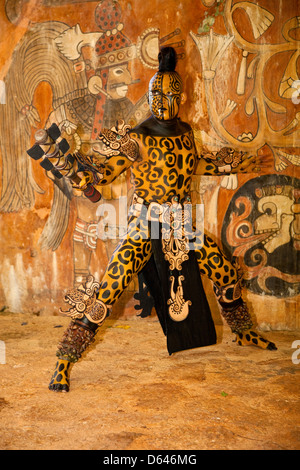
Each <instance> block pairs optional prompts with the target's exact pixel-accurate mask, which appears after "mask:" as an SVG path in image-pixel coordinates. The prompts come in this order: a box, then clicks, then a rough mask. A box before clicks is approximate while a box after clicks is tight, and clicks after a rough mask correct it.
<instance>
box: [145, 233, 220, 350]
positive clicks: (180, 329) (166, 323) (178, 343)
mask: <svg viewBox="0 0 300 470" xmlns="http://www.w3.org/2000/svg"><path fill="white" fill-rule="evenodd" d="M151 243H152V252H153V255H152V257H151V259H150V260H149V262H148V263H147V264H146V266H145V267H144V268H143V270H142V275H143V277H144V280H145V283H146V285H147V287H148V289H149V292H150V294H151V296H152V297H153V299H154V306H155V310H156V313H157V316H158V319H159V321H160V324H161V327H162V329H163V332H164V334H165V335H166V338H167V349H168V352H169V354H170V355H171V354H172V353H174V352H177V351H182V350H185V349H192V348H198V347H203V346H209V345H212V344H215V343H216V331H215V326H214V322H213V319H212V316H211V312H210V308H209V304H208V301H207V298H206V295H205V292H204V289H203V285H202V280H201V276H200V273H199V267H198V263H197V260H196V254H195V251H194V250H190V251H189V253H188V259H187V260H185V261H184V262H183V263H182V267H181V270H180V271H178V270H177V269H175V270H173V271H170V265H169V262H168V261H166V259H165V256H164V253H163V251H162V241H161V238H155V239H152V240H151ZM171 276H172V277H173V281H171V280H170V278H171ZM179 276H183V280H182V277H181V280H179ZM180 283H182V291H183V297H184V300H185V301H188V302H189V309H188V315H187V317H186V318H185V319H183V320H182V321H175V320H173V319H172V318H171V316H170V313H169V304H168V301H169V302H170V300H169V299H170V293H171V292H173V294H174V292H176V291H178V286H179V284H180Z"/></svg>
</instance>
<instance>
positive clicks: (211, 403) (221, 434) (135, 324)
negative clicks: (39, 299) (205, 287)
mask: <svg viewBox="0 0 300 470" xmlns="http://www.w3.org/2000/svg"><path fill="white" fill-rule="evenodd" d="M68 322H69V320H68V319H67V318H64V317H58V316H49V317H48V316H35V315H29V314H28V315H27V314H11V313H7V312H2V313H1V314H0V340H1V341H4V342H5V346H6V358H5V362H6V363H5V364H0V371H1V374H0V376H1V379H0V380H1V391H0V436H1V439H0V448H1V449H2V450H21V449H24V450H29V449H33V450H46V449H49V450H62V449H66V450H68V449H78V450H81V449H83V450H95V449H98V450H101V449H102V450H197V449H200V450H202V449H219V450H221V449H225V450H226V449H234V450H237V449H251V450H254V449H259V450H269V449H274V450H275V449H276V450H277V449H278V450H281V449H291V450H296V449H299V448H300V402H299V389H300V387H299V386H300V364H294V363H293V361H292V353H293V351H295V350H293V349H292V348H291V347H292V343H293V341H295V340H300V331H297V332H270V333H268V334H267V336H268V338H269V339H271V340H272V341H274V342H275V343H276V344H277V346H278V350H277V351H262V350H260V349H257V348H255V347H239V346H237V345H236V344H235V343H233V342H232V339H233V336H232V334H231V333H230V331H229V330H228V329H227V327H224V328H223V327H221V326H220V327H218V337H219V340H218V344H217V345H215V346H210V347H206V348H201V349H197V350H190V351H185V352H180V353H177V354H174V355H172V356H169V355H168V353H167V350H166V344H165V337H164V336H163V333H162V331H161V328H160V325H159V323H158V322H157V320H156V318H155V317H150V318H147V319H142V318H138V317H133V318H132V319H129V320H118V319H117V318H113V317H112V318H110V319H108V320H107V321H106V323H105V325H104V326H103V327H102V331H101V332H99V333H98V335H97V340H96V342H95V343H94V345H93V346H92V348H91V349H90V350H89V352H88V354H86V355H85V357H84V358H83V359H82V360H81V361H79V362H78V363H77V364H75V365H74V367H73V369H72V374H71V390H70V392H69V393H65V394H60V393H54V392H50V391H49V390H48V382H49V380H50V378H51V375H52V371H53V368H54V365H55V360H56V359H55V351H56V345H57V343H58V341H59V339H60V338H61V336H62V333H63V330H64V328H65V327H66V326H67V324H68ZM2 344H3V343H2ZM298 357H299V358H300V354H299V356H298ZM2 358H3V356H2Z"/></svg>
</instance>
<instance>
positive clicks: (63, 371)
mask: <svg viewBox="0 0 300 470" xmlns="http://www.w3.org/2000/svg"><path fill="white" fill-rule="evenodd" d="M70 365H71V363H70V362H69V361H67V360H64V359H59V360H58V361H57V363H56V366H55V371H54V374H53V375H52V378H51V382H50V384H49V390H53V391H54V392H68V391H69V389H70V379H69V369H70Z"/></svg>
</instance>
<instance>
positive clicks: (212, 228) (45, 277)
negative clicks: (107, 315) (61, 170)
mask: <svg viewBox="0 0 300 470" xmlns="http://www.w3.org/2000/svg"><path fill="white" fill-rule="evenodd" d="M167 5H168V7H166V8H165V7H164V8H163V10H162V8H161V2H159V1H158V0H154V1H153V2H151V4H150V3H149V2H142V1H141V0H132V1H128V0H118V1H116V0H102V1H89V0H86V1H77V0H62V1H59V2H58V1H57V0H29V1H25V0H24V1H20V2H13V1H11V0H6V2H3V5H2V6H1V10H0V25H1V29H2V30H3V31H5V33H6V37H7V34H9V35H10V38H11V41H10V43H9V44H7V43H5V41H2V42H1V43H0V50H1V53H2V54H1V55H2V59H1V62H0V83H1V100H0V101H1V104H0V136H1V140H0V153H1V174H0V176H1V181H2V183H1V198H0V217H1V240H2V246H3V253H4V255H5V256H4V259H3V261H2V266H1V280H2V288H1V292H0V297H1V303H2V304H3V305H4V306H8V307H10V308H11V309H15V310H17V309H22V308H26V309H27V310H28V309H29V310H30V308H31V307H30V305H31V304H32V303H33V304H35V305H38V304H39V303H40V302H41V298H42V299H43V302H44V300H45V298H46V297H49V292H50V293H51V298H52V300H53V302H56V300H57V299H58V298H59V296H60V294H61V290H63V289H64V288H66V287H69V285H70V282H71V283H73V284H75V285H76V284H78V283H81V282H82V281H83V280H84V279H86V277H87V276H88V274H89V273H91V272H92V273H93V274H94V275H95V274H96V277H101V274H102V272H103V270H104V268H105V266H106V263H107V260H108V258H109V257H110V255H111V253H112V251H113V250H114V247H115V246H116V243H117V242H118V239H119V236H121V235H122V231H123V230H124V227H123V223H122V214H123V213H125V212H126V210H127V205H128V204H130V201H131V197H132V194H131V186H130V181H129V178H128V175H122V176H120V177H119V178H118V179H117V180H116V181H115V182H113V183H112V184H111V185H109V186H107V187H104V188H103V189H102V200H101V202H100V203H99V204H91V203H90V201H88V200H87V199H86V198H84V197H83V196H82V195H81V193H79V192H76V191H75V190H74V189H72V188H71V186H70V185H69V183H68V182H66V181H65V180H63V181H61V180H60V181H57V180H55V179H54V178H53V176H52V175H51V173H50V172H45V171H44V170H43V169H41V168H40V167H39V165H38V164H35V165H33V163H32V161H31V160H30V159H29V158H28V156H27V154H26V149H27V148H29V147H30V146H31V144H32V142H33V136H34V132H35V131H36V130H37V129H38V128H40V127H48V126H49V125H51V123H53V122H56V123H57V124H58V125H59V127H60V129H61V131H62V132H63V134H64V135H65V136H66V138H67V140H68V142H69V143H70V145H71V151H76V150H79V149H81V150H83V151H84V152H87V153H91V152H93V149H95V148H96V149H97V146H98V145H99V142H98V141H97V134H98V132H99V130H100V129H101V127H102V126H106V127H110V126H112V125H114V124H115V122H116V120H117V119H123V120H124V121H125V123H126V124H129V125H131V126H134V125H135V124H137V123H138V122H140V121H142V120H143V119H144V118H145V117H147V115H148V105H147V87H148V81H149V79H150V78H151V76H152V75H153V74H154V71H155V69H156V67H157V52H158V50H159V47H160V46H161V45H166V44H171V45H173V46H174V47H175V48H176V50H177V52H178V55H179V59H180V60H179V64H178V70H179V72H180V73H181V75H182V76H183V78H184V84H185V90H186V94H187V100H186V103H185V104H184V105H183V107H182V112H181V117H182V119H183V120H187V121H189V122H190V123H191V124H192V127H193V129H194V133H195V137H196V141H197V146H198V150H199V153H202V152H205V153H206V154H207V153H211V154H215V153H216V152H218V151H220V149H222V148H227V149H228V148H229V149H230V148H232V149H236V150H241V151H243V152H247V153H249V154H251V155H256V156H257V157H258V160H259V161H260V163H261V167H260V168H258V169H257V172H256V173H249V174H243V175H241V174H239V175H227V176H223V177H213V176H205V177H200V176H197V177H195V179H194V198H195V201H197V202H203V203H204V204H205V224H206V229H207V230H208V231H209V232H211V233H212V235H213V236H215V237H217V238H219V239H220V240H221V242H222V243H223V247H224V250H225V251H226V252H228V253H229V254H230V256H231V257H236V258H238V261H239V263H240V265H241V266H242V267H243V269H244V271H245V279H246V283H245V284H246V290H248V291H249V292H251V293H252V294H254V295H255V296H256V297H255V302H256V310H257V311H258V312H259V309H260V308H263V300H264V297H265V296H271V297H272V298H274V299H277V302H283V303H282V308H283V309H284V308H288V306H287V304H285V303H284V302H285V299H289V300H291V299H294V302H295V303H297V299H298V298H299V297H298V296H299V286H300V277H299V276H300V271H299V246H300V241H299V230H300V229H299V227H300V222H299V212H300V211H299V165H300V153H299V147H300V125H299V121H300V59H299V54H300V23H299V16H298V14H299V12H298V7H299V4H298V1H297V0H295V1H294V0H291V1H289V2H283V1H282V0H278V2H274V1H272V0H256V1H240V0H198V1H197V2H195V1H191V0H182V1H180V2H178V1H177V0H167ZM3 36H4V37H5V34H4V35H3ZM108 204H109V205H110V206H111V207H113V208H114V209H113V211H114V217H113V222H107V220H108V218H107V207H108ZM28 227H30V231H28ZM112 234H113V235H116V236H112ZM12 238H14V239H15V240H16V243H15V244H14V246H12V244H11V243H10V240H11V239H12ZM137 288H138V285H137V282H135V283H134V284H133V285H131V286H130V290H131V291H132V293H134V292H135V291H136V290H137ZM12 296H13V298H12ZM289 305H290V304H289ZM34 308H38V307H36V306H35V307H34ZM45 309H46V310H47V311H49V308H48V307H47V308H45ZM134 314H135V313H134ZM270 322H271V323H272V319H270ZM297 322H298V323H297ZM297 322H296V323H297V325H298V324H299V325H300V319H299V321H298V320H297Z"/></svg>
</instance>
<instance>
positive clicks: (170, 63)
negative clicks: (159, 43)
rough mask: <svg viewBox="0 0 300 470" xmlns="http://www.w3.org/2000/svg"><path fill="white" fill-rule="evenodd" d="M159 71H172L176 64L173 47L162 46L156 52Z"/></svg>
mask: <svg viewBox="0 0 300 470" xmlns="http://www.w3.org/2000/svg"><path fill="white" fill-rule="evenodd" d="M158 62H159V67H158V71H159V72H174V70H175V68H176V64H177V55H176V51H175V49H173V47H170V46H166V47H163V48H162V49H161V51H160V52H159V54H158Z"/></svg>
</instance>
